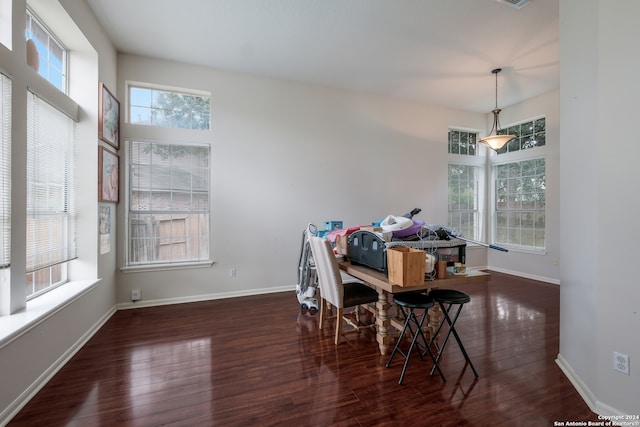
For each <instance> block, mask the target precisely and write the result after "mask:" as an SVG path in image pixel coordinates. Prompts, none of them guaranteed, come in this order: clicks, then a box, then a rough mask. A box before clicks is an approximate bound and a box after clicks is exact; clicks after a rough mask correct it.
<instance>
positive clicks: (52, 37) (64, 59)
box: [24, 5, 69, 95]
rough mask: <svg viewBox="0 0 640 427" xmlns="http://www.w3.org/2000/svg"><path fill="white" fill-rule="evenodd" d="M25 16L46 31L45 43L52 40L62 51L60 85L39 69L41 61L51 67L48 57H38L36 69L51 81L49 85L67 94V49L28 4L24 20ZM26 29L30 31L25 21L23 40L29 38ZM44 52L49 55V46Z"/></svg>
mask: <svg viewBox="0 0 640 427" xmlns="http://www.w3.org/2000/svg"><path fill="white" fill-rule="evenodd" d="M27 17H28V18H29V20H31V22H33V21H35V22H36V23H37V24H38V26H39V27H40V28H41V29H42V30H43V31H44V32H45V33H46V35H47V42H48V43H47V44H50V43H51V42H53V43H55V44H56V45H57V47H58V48H60V50H61V51H62V61H61V62H62V63H61V66H60V74H61V79H60V80H61V82H60V83H61V85H62V87H59V86H58V85H57V84H56V83H55V82H54V81H52V80H51V78H50V75H49V73H47V74H46V75H45V74H44V73H43V72H41V71H40V70H41V69H42V64H43V63H44V64H46V65H47V69H49V68H51V61H49V59H48V58H46V59H42V58H40V67H39V70H38V71H37V72H38V74H39V75H40V76H41V77H42V78H43V79H45V80H46V81H48V82H49V83H51V85H52V86H53V87H55V88H56V89H58V90H59V91H60V92H62V93H64V94H65V95H68V94H69V49H68V48H67V47H66V46H65V45H64V44H63V43H62V42H61V41H60V39H59V38H58V37H57V36H56V34H55V33H54V32H53V31H51V29H50V28H49V27H48V26H47V24H46V23H45V22H44V21H43V20H42V19H41V18H40V17H39V16H38V15H37V14H36V13H35V12H34V11H33V9H31V7H29V6H28V5H27V9H26V12H25V21H26V18H27ZM27 31H31V32H32V29H28V28H26V23H25V33H24V36H25V40H29V38H27ZM31 38H33V37H31ZM46 52H47V53H48V54H49V55H51V50H50V49H49V46H47V47H46ZM38 53H41V52H40V49H38Z"/></svg>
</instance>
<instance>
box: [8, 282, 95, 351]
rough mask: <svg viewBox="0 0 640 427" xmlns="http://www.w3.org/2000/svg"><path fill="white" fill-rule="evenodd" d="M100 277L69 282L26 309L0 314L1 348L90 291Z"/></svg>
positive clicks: (32, 301) (33, 301) (28, 303)
mask: <svg viewBox="0 0 640 427" xmlns="http://www.w3.org/2000/svg"><path fill="white" fill-rule="evenodd" d="M98 283H100V279H96V280H84V281H78V282H69V283H66V284H64V285H62V286H58V287H57V288H56V289H53V290H51V291H49V292H47V293H46V294H43V295H40V296H39V297H37V298H34V299H32V300H30V301H27V306H26V308H25V309H24V310H22V311H19V312H17V313H14V314H10V315H5V316H0V348H2V347H4V346H6V345H7V344H9V343H10V342H12V341H13V340H15V339H16V338H18V337H20V336H21V335H22V334H24V333H26V332H28V331H29V330H30V329H32V328H34V327H35V326H37V325H38V324H40V323H42V322H44V321H45V320H47V319H48V318H49V317H51V316H52V315H54V314H55V313H57V312H58V311H60V310H62V309H63V308H64V307H66V306H67V305H69V304H71V303H72V302H73V301H75V300H77V299H78V298H80V297H82V296H83V295H85V294H86V293H88V292H90V291H91V290H92V289H94V288H95V287H96V286H98Z"/></svg>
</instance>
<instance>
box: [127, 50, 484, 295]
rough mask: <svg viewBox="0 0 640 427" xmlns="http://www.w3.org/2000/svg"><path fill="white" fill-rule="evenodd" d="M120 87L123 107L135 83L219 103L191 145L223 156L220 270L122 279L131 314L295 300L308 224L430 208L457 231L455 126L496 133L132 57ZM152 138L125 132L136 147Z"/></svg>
mask: <svg viewBox="0 0 640 427" xmlns="http://www.w3.org/2000/svg"><path fill="white" fill-rule="evenodd" d="M118 76H119V78H118V81H119V83H118V95H119V97H120V98H121V99H125V94H124V82H125V81H126V80H133V81H144V82H150V83H155V84H162V85H170V86H178V87H185V88H192V89H200V90H208V91H211V94H212V119H211V123H212V130H211V132H204V133H202V135H201V136H193V135H192V134H189V137H193V138H199V139H201V140H204V141H206V142H210V143H211V146H212V157H213V189H212V195H213V211H212V212H213V232H212V234H213V245H212V247H213V259H214V261H215V264H214V266H213V268H204V269H194V270H180V271H162V272H153V273H119V275H118V297H117V298H118V302H119V303H126V302H127V301H129V300H130V291H131V289H133V288H135V289H141V290H142V296H143V300H142V301H141V302H139V303H136V304H145V300H147V301H148V300H157V299H172V298H173V299H180V298H184V297H188V298H197V297H198V296H201V297H202V298H204V297H212V296H216V295H227V294H230V293H231V294H234V295H239V294H242V293H254V292H264V291H268V290H282V289H293V285H294V284H295V283H296V278H297V276H296V270H297V262H298V257H299V252H300V240H301V235H302V230H303V229H304V228H305V226H306V225H307V223H308V222H312V223H315V224H317V225H322V223H323V222H324V221H328V220H342V221H344V224H345V225H348V226H351V225H358V224H368V223H370V222H372V221H376V220H378V219H380V218H382V217H384V216H386V215H388V214H403V213H405V212H408V211H410V210H411V209H412V208H414V207H419V208H422V213H421V214H420V215H419V216H418V218H421V219H424V220H425V221H427V222H433V223H446V220H447V131H448V126H451V125H454V124H455V125H460V126H461V125H464V126H466V127H469V128H476V129H484V127H485V122H486V117H485V115H484V114H474V113H468V112H463V111H453V110H446V109H442V108H435V107H427V106H423V105H419V104H416V103H411V102H406V101H400V100H395V99H388V98H382V97H377V96H370V95H363V94H356V93H348V92H344V91H340V90H335V89H330V88H326V87H321V86H311V85H305V84H300V83H295V82H290V81H283V80H276V79H269V78H262V77H255V76H251V75H243V74H237V73H229V72H223V71H219V70H214V69H206V68H199V67H193V66H187V65H181V64H176V63H171V62H166V61H160V60H153V59H149V58H142V57H136V56H131V55H120V56H119V57H118ZM142 132H144V130H141V129H140V126H133V125H126V124H125V125H123V132H122V134H123V137H124V138H127V137H140V136H141V135H142ZM173 136H174V135H173V134H171V137H173ZM119 208H120V209H123V204H121V205H120V206H119ZM123 217H124V216H123V212H121V211H120V212H119V214H118V218H119V219H122V218H123ZM119 225H120V226H119V230H120V232H119V234H118V242H119V246H118V253H119V254H120V256H119V263H120V265H122V263H123V253H124V251H123V249H124V248H123V246H122V245H123V242H124V229H125V225H124V224H123V223H122V222H121V223H120V224H119ZM231 268H236V269H237V277H235V278H231V277H230V274H229V270H230V269H231ZM178 284H179V285H178ZM291 299H292V304H295V299H294V295H293V293H292V297H291ZM156 302H157V301H156Z"/></svg>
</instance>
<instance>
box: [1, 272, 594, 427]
mask: <svg viewBox="0 0 640 427" xmlns="http://www.w3.org/2000/svg"><path fill="white" fill-rule="evenodd" d="M457 289H460V290H463V291H466V292H468V293H469V294H470V295H471V298H472V300H471V303H469V304H467V305H466V306H465V307H464V309H463V311H462V314H461V317H460V319H459V323H458V330H459V333H460V336H461V338H462V341H463V343H464V344H465V347H466V348H467V351H468V353H469V355H470V357H471V360H472V361H473V363H474V365H475V367H476V369H477V370H478V373H479V375H480V378H479V379H477V380H476V379H474V376H473V373H472V372H471V369H468V368H467V369H465V365H464V359H463V357H462V354H461V352H460V350H459V348H458V346H457V344H456V342H455V341H451V342H450V343H449V344H448V346H447V349H446V351H445V353H444V355H443V359H442V362H441V367H442V370H443V372H444V374H445V375H446V377H447V382H446V383H443V382H442V381H441V380H440V378H439V377H438V376H437V374H436V375H434V376H433V377H429V376H428V371H429V369H430V368H431V361H430V360H427V359H425V361H421V360H420V359H419V358H417V357H416V358H412V360H411V362H410V364H409V368H408V370H407V374H406V376H405V379H404V382H403V385H398V384H397V381H398V377H399V375H400V370H401V369H402V359H401V358H397V359H396V360H394V362H393V364H392V366H391V367H390V368H385V363H386V360H387V357H388V356H381V355H380V354H379V352H378V345H377V343H376V342H375V335H374V333H373V332H371V331H364V332H361V333H359V334H358V333H351V334H349V333H348V334H346V335H345V336H344V337H343V338H342V342H341V344H340V345H339V346H337V347H336V346H334V344H333V331H334V329H333V325H332V324H331V322H329V325H327V326H326V328H325V330H324V331H319V330H318V329H317V320H318V316H317V315H316V316H309V315H301V314H300V313H299V309H298V305H297V300H296V298H295V295H294V293H293V292H287V293H276V294H269V295H260V296H251V297H243V298H232V299H226V300H216V301H209V302H198V303H189V304H178V305H171V306H162V307H152V308H143V309H137V310H125V311H119V312H117V313H116V314H115V315H114V316H113V317H112V318H111V319H110V320H109V321H108V322H107V324H106V325H105V326H104V327H103V328H102V329H101V330H100V331H98V333H97V334H96V335H95V336H94V337H93V338H92V339H91V340H90V341H89V342H88V343H87V344H86V345H85V347H84V348H82V349H81V350H80V351H79V352H78V353H77V354H76V355H75V356H74V357H73V359H72V360H71V361H69V363H67V365H66V366H65V367H63V368H62V369H61V370H60V372H59V373H58V374H57V375H55V376H54V378H52V380H51V381H50V382H49V384H47V385H46V386H45V387H44V388H43V389H42V390H41V391H40V392H39V393H38V394H37V395H36V396H35V397H34V398H33V399H32V400H31V402H29V403H28V404H27V405H26V406H25V407H24V408H23V409H22V411H21V412H20V413H18V414H17V415H16V417H15V418H14V419H13V420H12V422H11V423H10V424H9V425H10V426H47V427H52V426H83V427H84V426H115V425H118V426H160V425H167V426H213V425H220V426H292V425H295V426H463V425H466V426H501V425H504V426H527V427H528V426H552V425H553V424H554V421H588V420H591V421H597V415H596V414H593V413H592V412H591V411H590V410H589V408H588V407H587V405H586V404H585V403H584V402H583V400H582V398H581V397H580V396H579V395H578V393H577V392H576V390H575V389H574V388H573V386H572V385H571V384H570V383H569V381H568V380H567V379H566V377H565V376H564V375H563V373H562V372H561V371H560V369H559V368H558V366H557V365H556V364H555V361H554V360H555V358H556V356H557V353H558V330H559V288H558V286H556V285H550V284H545V283H540V282H536V281H532V280H527V279H522V278H517V277H513V276H509V275H505V274H500V273H493V274H492V278H491V280H490V281H489V282H486V283H476V284H469V285H461V286H458V287H457Z"/></svg>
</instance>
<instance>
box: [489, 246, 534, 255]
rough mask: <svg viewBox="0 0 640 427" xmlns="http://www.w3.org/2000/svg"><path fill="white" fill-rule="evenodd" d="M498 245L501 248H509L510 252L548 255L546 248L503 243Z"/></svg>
mask: <svg viewBox="0 0 640 427" xmlns="http://www.w3.org/2000/svg"><path fill="white" fill-rule="evenodd" d="M496 246H500V247H501V248H505V249H508V250H509V252H517V253H523V254H530V255H547V250H546V249H534V248H531V247H527V246H516V245H506V244H501V243H498V244H497V245H496Z"/></svg>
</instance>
